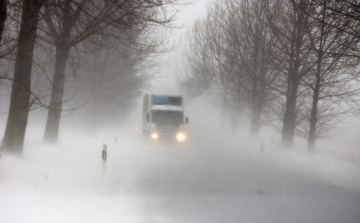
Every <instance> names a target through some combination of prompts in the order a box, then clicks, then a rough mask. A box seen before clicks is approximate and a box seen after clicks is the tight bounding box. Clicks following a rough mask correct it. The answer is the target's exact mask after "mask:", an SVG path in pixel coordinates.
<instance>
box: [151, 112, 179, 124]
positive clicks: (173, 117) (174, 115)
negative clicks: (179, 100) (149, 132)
mask: <svg viewBox="0 0 360 223" xmlns="http://www.w3.org/2000/svg"><path fill="white" fill-rule="evenodd" d="M152 122H154V123H156V124H159V125H180V124H183V114H182V113H181V112H177V111H155V112H153V113H152Z"/></svg>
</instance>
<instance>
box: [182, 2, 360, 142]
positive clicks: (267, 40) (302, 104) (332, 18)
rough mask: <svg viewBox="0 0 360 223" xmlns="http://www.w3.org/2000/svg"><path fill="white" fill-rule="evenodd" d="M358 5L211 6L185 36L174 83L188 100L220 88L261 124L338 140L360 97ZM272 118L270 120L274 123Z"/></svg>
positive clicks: (285, 136) (285, 137)
mask: <svg viewBox="0 0 360 223" xmlns="http://www.w3.org/2000/svg"><path fill="white" fill-rule="evenodd" d="M359 8H360V1H355V0H347V1H333V0H287V1H280V0H222V1H212V2H211V3H210V4H209V5H208V8H207V16H206V17H205V18H202V19H199V20H198V21H197V22H196V23H195V25H194V26H193V27H192V30H191V31H189V33H188V34H187V36H186V38H185V40H184V41H185V42H187V43H188V44H187V45H186V46H185V47H184V48H183V50H184V55H185V58H186V60H185V62H184V67H185V68H183V70H181V71H180V72H179V73H180V74H179V84H180V86H182V87H183V88H184V89H185V90H186V91H187V92H188V93H189V94H192V95H193V96H196V95H199V94H203V93H205V92H206V90H207V89H209V88H210V87H211V86H214V85H215V86H218V87H219V88H220V89H221V90H222V92H223V93H224V94H226V95H227V96H230V98H231V99H232V100H230V103H231V104H236V105H239V104H240V105H241V106H240V107H241V108H239V106H237V109H238V110H239V111H248V112H243V114H249V116H250V120H251V126H250V133H251V135H254V136H257V135H258V134H259V131H260V128H261V125H262V124H263V123H271V124H273V125H275V126H276V124H275V123H279V125H277V126H278V127H279V130H280V131H281V133H282V144H283V146H285V147H291V146H292V145H293V140H294V136H295V134H300V135H302V136H304V137H306V138H307V139H308V147H309V149H314V146H315V140H316V139H317V138H320V137H325V136H328V135H329V134H336V133H337V131H336V130H340V129H339V128H337V126H338V125H337V124H339V122H343V121H344V120H345V119H346V117H347V116H349V115H353V114H355V113H356V110H358V109H359V108H358V107H357V106H358V105H357V103H358V102H357V100H358V94H359V85H358V80H359V68H358V65H359V56H360V54H359V39H360V35H359V31H360V12H359ZM274 120H275V122H274Z"/></svg>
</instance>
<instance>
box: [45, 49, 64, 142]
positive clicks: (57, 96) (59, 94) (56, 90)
mask: <svg viewBox="0 0 360 223" xmlns="http://www.w3.org/2000/svg"><path fill="white" fill-rule="evenodd" d="M69 51H70V48H69V47H67V46H57V47H56V62H55V73H54V80H53V84H52V90H51V99H50V108H49V113H48V116H47V121H46V128H45V134H44V142H47V143H57V141H58V137H59V125H60V116H61V109H62V103H63V95H64V85H65V70H66V65H67V59H68V57H69Z"/></svg>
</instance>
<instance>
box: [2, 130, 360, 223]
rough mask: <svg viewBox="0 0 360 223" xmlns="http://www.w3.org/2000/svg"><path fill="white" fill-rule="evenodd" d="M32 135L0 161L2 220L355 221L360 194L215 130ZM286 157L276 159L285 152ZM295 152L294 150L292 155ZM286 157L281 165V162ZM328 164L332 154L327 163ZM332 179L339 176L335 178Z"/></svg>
mask: <svg viewBox="0 0 360 223" xmlns="http://www.w3.org/2000/svg"><path fill="white" fill-rule="evenodd" d="M107 144H108V160H107V163H106V174H105V175H103V172H102V171H103V169H102V160H101V148H102V144H101V142H99V141H92V140H89V139H86V138H79V137H77V138H76V140H75V139H74V140H71V141H68V142H62V143H60V145H58V146H56V147H52V146H46V145H42V144H36V143H34V144H29V145H27V147H26V148H27V149H26V150H25V151H24V157H23V158H21V159H19V158H15V157H11V156H6V155H4V156H3V157H2V158H1V160H0V222H4V223H16V222H19V223H25V222H26V223H27V222H36V223H39V222H40V223H41V222H76V223H78V222H94V223H96V222H166V223H172V222H179V223H180V222H181V223H182V222H194V223H202V222H204V223H205V222H206V223H209V222H244V223H246V222H249V223H262V222H264V223H281V222H284V223H293V222H295V223H296V222H299V223H300V222H310V223H312V222H314V223H322V222H323V223H332V222H333V223H339V222H342V223H358V222H359V219H360V211H359V210H360V209H359V207H360V193H359V191H356V190H352V189H351V187H342V186H341V184H336V183H334V182H332V181H331V180H329V179H330V178H329V176H327V177H326V178H324V177H322V176H321V175H318V174H317V173H308V174H307V173H306V172H301V171H298V168H295V169H294V168H292V163H291V162H281V161H279V163H277V161H276V159H274V156H270V155H269V151H265V153H264V154H261V153H260V152H256V153H254V152H249V149H250V148H247V147H245V146H241V145H237V146H234V145H233V144H232V143H226V142H224V141H222V140H213V139H211V138H209V139H207V140H202V141H190V142H189V143H188V144H187V145H185V146H173V145H168V144H154V145H149V144H146V143H145V144H144V143H143V142H141V140H140V137H138V136H136V135H133V136H129V137H127V136H124V137H122V138H121V137H120V138H119V139H118V141H117V143H116V144H115V142H114V141H111V140H109V142H108V143H107ZM282 158H283V157H280V158H279V159H282ZM290 160H291V159H290ZM277 164H279V165H277ZM330 164H331V163H329V165H330ZM334 179H335V178H334Z"/></svg>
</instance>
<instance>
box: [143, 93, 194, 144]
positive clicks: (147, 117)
mask: <svg viewBox="0 0 360 223" xmlns="http://www.w3.org/2000/svg"><path fill="white" fill-rule="evenodd" d="M188 122H189V119H188V118H187V117H184V101H183V98H182V97H181V96H178V95H155V94H146V95H144V98H143V119H142V134H143V137H144V138H149V139H151V140H153V141H159V140H171V141H177V142H184V141H186V135H185V133H184V129H183V128H184V125H185V124H187V123H188Z"/></svg>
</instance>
